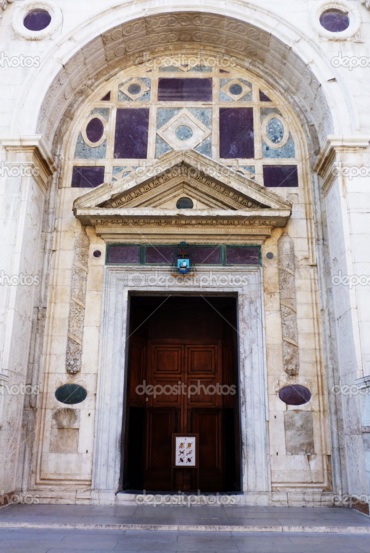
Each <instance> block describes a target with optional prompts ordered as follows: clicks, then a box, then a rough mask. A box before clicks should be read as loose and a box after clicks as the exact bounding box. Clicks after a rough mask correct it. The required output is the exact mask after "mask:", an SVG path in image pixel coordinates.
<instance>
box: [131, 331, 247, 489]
mask: <svg viewBox="0 0 370 553" xmlns="http://www.w3.org/2000/svg"><path fill="white" fill-rule="evenodd" d="M188 334H189V333H188ZM186 336H187V337H186V338H185V339H159V338H158V337H156V338H146V339H145V340H142V339H135V337H133V339H132V343H131V349H130V361H129V368H130V380H129V406H128V409H129V411H128V413H131V411H130V409H131V408H134V407H135V408H137V407H140V408H141V412H142V415H141V414H140V410H138V411H137V412H138V415H136V411H135V410H133V411H132V414H131V419H132V420H133V421H134V422H135V420H136V419H137V420H138V421H142V422H140V424H137V425H136V428H133V427H132V426H131V427H130V432H129V433H128V436H129V442H130V443H133V444H134V446H135V454H132V455H131V456H130V457H129V461H130V463H129V468H128V469H127V470H128V472H129V473H130V474H131V475H132V477H131V478H129V479H128V481H129V482H128V485H131V486H134V487H136V488H140V486H142V487H143V489H145V490H148V491H171V490H173V491H178V490H181V491H190V490H191V491H196V490H197V489H198V485H199V488H200V490H201V491H204V492H217V491H218V492H219V491H223V490H225V485H226V486H227V488H228V489H229V488H230V487H231V486H234V489H235V484H234V482H235V470H234V465H235V460H233V459H234V457H233V455H234V454H232V455H231V458H230V459H231V460H230V459H228V458H226V455H225V446H226V445H228V446H230V445H233V446H234V447H231V449H234V450H235V445H237V442H236V438H235V439H234V438H233V436H232V433H233V428H232V424H233V421H234V418H233V415H232V413H233V408H236V403H235V398H234V397H232V396H230V397H229V396H227V395H226V394H224V393H223V390H224V389H225V388H222V386H227V385H229V386H231V384H232V383H233V382H234V376H233V373H232V370H231V367H232V362H233V353H232V352H233V350H232V347H230V348H229V349H227V348H228V345H229V344H228V343H226V344H224V343H223V340H221V339H219V336H217V339H211V338H210V337H209V338H204V339H203V340H200V339H199V338H194V339H193V340H191V339H189V338H188V335H186ZM226 342H227V341H226ZM225 345H226V348H225ZM140 385H142V388H138V386H140ZM138 390H139V391H140V393H138ZM227 407H228V408H229V410H227ZM225 408H226V410H227V411H228V412H229V416H228V417H227V416H226V413H225V416H224V410H225ZM230 408H231V410H230ZM134 415H135V416H136V419H135V416H134ZM140 417H141V418H140ZM139 426H140V428H139ZM230 430H231V433H230ZM135 431H136V432H137V434H135ZM179 432H180V433H184V434H185V433H197V434H199V467H200V468H199V482H198V480H197V472H196V470H195V469H190V468H189V469H186V468H184V469H174V468H173V467H172V435H173V433H179ZM229 434H230V439H229V440H227V436H228V435H229ZM140 444H142V446H141V445H140ZM127 448H128V449H129V448H130V444H128V446H127ZM126 451H127V449H126ZM135 456H136V457H137V456H140V457H141V460H140V459H138V460H137V466H135ZM226 471H228V472H230V477H229V476H228V475H226ZM140 474H141V477H140ZM236 489H237V486H236Z"/></svg>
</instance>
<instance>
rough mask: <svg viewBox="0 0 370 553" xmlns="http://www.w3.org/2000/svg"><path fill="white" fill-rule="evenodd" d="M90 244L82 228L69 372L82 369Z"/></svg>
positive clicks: (73, 290)
mask: <svg viewBox="0 0 370 553" xmlns="http://www.w3.org/2000/svg"><path fill="white" fill-rule="evenodd" d="M89 245H90V241H89V238H88V236H87V234H86V232H85V229H84V228H82V229H81V232H80V234H79V235H78V236H77V238H76V241H75V248H74V249H75V252H74V259H73V267H72V283H71V300H70V310H69V321H68V339H67V354H66V370H67V373H69V374H76V373H78V372H79V371H80V370H81V357H82V340H83V333H84V319H85V307H86V280H87V272H88V261H89Z"/></svg>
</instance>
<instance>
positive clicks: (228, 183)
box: [73, 151, 291, 240]
mask: <svg viewBox="0 0 370 553" xmlns="http://www.w3.org/2000/svg"><path fill="white" fill-rule="evenodd" d="M182 195H185V196H188V197H190V198H192V199H194V200H196V201H198V202H199V204H200V206H201V207H200V208H199V209H186V210H179V209H176V198H178V197H179V196H182ZM73 211H74V214H75V216H76V217H77V218H78V219H79V220H80V221H81V223H82V224H83V225H91V226H94V227H95V230H96V232H97V234H98V235H100V236H102V237H103V238H104V237H106V238H107V236H108V235H111V234H114V235H115V238H118V235H119V234H120V233H121V234H122V235H125V236H126V235H127V233H130V232H131V233H132V235H133V236H134V237H135V239H136V240H137V239H138V238H139V237H138V235H137V230H135V228H134V227H138V226H139V227H140V229H141V232H143V233H144V232H145V233H147V234H152V233H155V232H156V230H155V227H157V228H158V227H162V228H163V227H168V228H170V229H171V232H172V233H173V234H176V231H177V229H178V233H181V232H182V230H181V228H182V227H192V228H193V231H194V233H195V234H196V233H197V232H198V231H199V230H201V229H204V228H205V227H208V228H209V227H213V228H214V233H215V234H217V229H218V228H222V229H225V227H228V226H230V227H233V229H234V230H233V235H234V236H235V234H237V233H236V232H235V231H236V229H237V228H238V227H240V234H243V236H244V238H245V237H246V235H247V234H248V232H249V231H248V229H250V234H251V235H253V237H254V238H255V237H256V236H259V237H260V239H261V240H263V239H265V238H266V237H267V236H269V235H270V234H271V230H272V228H274V227H284V226H285V225H286V223H287V221H288V219H289V217H290V215H291V204H290V203H289V202H286V201H285V200H283V199H282V198H281V197H280V196H278V195H277V194H275V193H274V192H272V191H271V190H269V189H267V188H264V187H263V186H261V185H259V184H257V183H256V182H254V181H252V180H251V179H248V178H247V177H244V176H242V175H239V174H238V173H236V172H235V171H233V170H231V169H229V168H228V167H225V166H224V165H222V164H220V163H218V162H216V161H214V160H211V159H209V158H206V157H204V156H202V155H201V154H199V153H197V152H194V151H185V152H184V151H181V152H170V153H169V154H166V155H165V156H163V157H161V158H160V160H158V162H156V163H155V164H154V165H152V166H151V167H148V168H145V169H143V168H140V172H139V173H136V174H135V175H133V174H130V175H128V176H127V177H125V178H124V179H122V180H119V181H116V182H114V183H113V184H111V183H105V184H102V185H101V186H99V187H97V188H95V189H93V190H92V191H89V192H87V193H86V194H84V195H83V196H81V197H80V198H77V200H75V202H74V206H73ZM246 229H247V231H246Z"/></svg>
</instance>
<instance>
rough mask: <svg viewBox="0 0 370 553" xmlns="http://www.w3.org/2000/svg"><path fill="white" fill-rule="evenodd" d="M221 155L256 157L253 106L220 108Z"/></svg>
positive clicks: (227, 156) (226, 156)
mask: <svg viewBox="0 0 370 553" xmlns="http://www.w3.org/2000/svg"><path fill="white" fill-rule="evenodd" d="M220 157H221V158H225V159H230V158H253V157H254V128H253V109H252V108H220Z"/></svg>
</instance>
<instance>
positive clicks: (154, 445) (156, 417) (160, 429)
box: [144, 408, 177, 490]
mask: <svg viewBox="0 0 370 553" xmlns="http://www.w3.org/2000/svg"><path fill="white" fill-rule="evenodd" d="M176 420H177V413H176V410H175V409H161V408H154V409H147V410H146V439H145V467H144V488H145V489H147V490H169V489H171V488H172V433H173V431H174V430H173V429H174V428H175V429H176V427H177V424H176ZM175 431H176V430H175Z"/></svg>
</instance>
